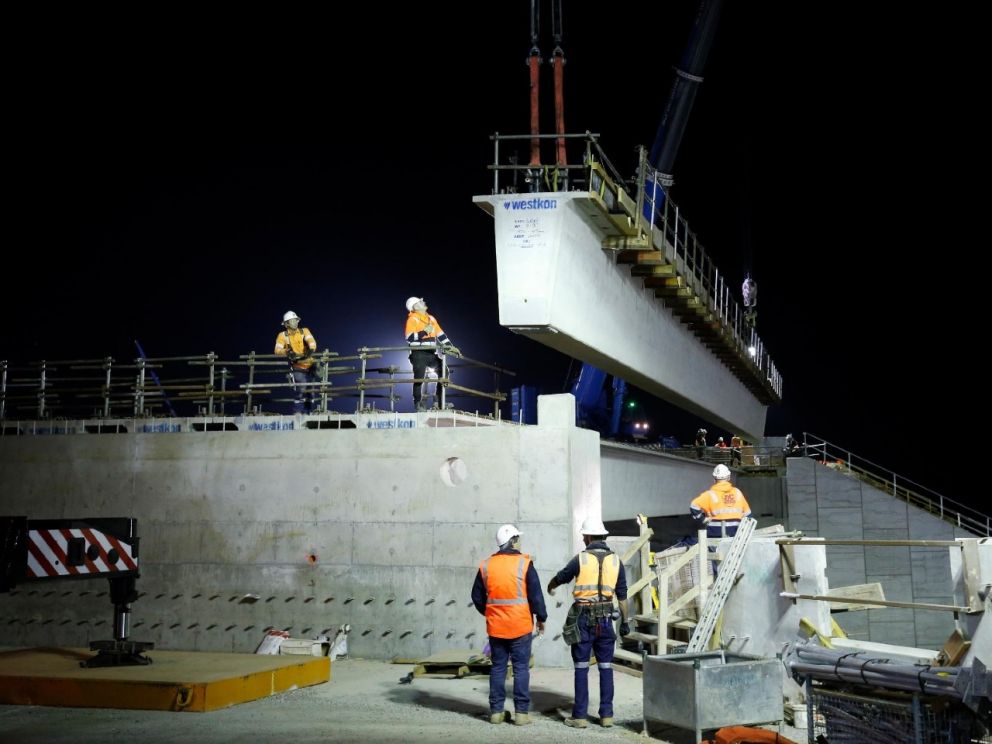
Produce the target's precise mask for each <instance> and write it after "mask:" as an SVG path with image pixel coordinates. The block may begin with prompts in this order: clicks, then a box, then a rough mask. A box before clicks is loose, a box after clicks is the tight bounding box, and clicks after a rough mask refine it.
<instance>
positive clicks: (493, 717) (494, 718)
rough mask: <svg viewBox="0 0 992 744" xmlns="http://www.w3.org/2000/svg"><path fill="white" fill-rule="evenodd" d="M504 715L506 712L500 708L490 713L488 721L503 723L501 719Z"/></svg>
mask: <svg viewBox="0 0 992 744" xmlns="http://www.w3.org/2000/svg"><path fill="white" fill-rule="evenodd" d="M505 717H506V713H505V712H504V711H502V710H501V711H500V712H499V713H490V714H489V723H503V719H504V718H505Z"/></svg>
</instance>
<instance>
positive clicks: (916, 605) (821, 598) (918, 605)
mask: <svg viewBox="0 0 992 744" xmlns="http://www.w3.org/2000/svg"><path fill="white" fill-rule="evenodd" d="M779 596H780V597H785V598H786V599H813V600H816V601H817V602H844V603H846V604H858V603H861V604H867V605H873V606H877V607H905V608H907V609H911V610H937V611H938V612H970V611H971V608H970V607H959V606H957V605H943V604H928V603H925V602H890V601H885V602H882V601H880V600H875V599H861V598H853V599H851V598H848V597H835V596H834V595H832V594H795V593H793V592H779Z"/></svg>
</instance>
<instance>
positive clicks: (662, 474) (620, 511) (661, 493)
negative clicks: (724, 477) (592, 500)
mask: <svg viewBox="0 0 992 744" xmlns="http://www.w3.org/2000/svg"><path fill="white" fill-rule="evenodd" d="M600 451H601V455H602V457H601V463H602V464H601V469H602V474H603V477H602V481H603V519H605V520H607V521H613V520H618V519H633V518H634V517H635V516H636V515H638V514H646V515H647V516H649V517H667V516H676V515H682V514H688V513H689V504H690V503H691V502H692V500H693V499H694V498H696V496H698V495H699V494H700V493H702V492H703V491H705V490H706V489H707V488H709V487H710V486H711V485H713V476H712V471H713V465H712V464H710V463H705V462H693V461H692V460H686V459H685V458H681V457H673V456H672V455H666V454H664V453H660V452H651V451H647V450H639V449H636V448H634V447H629V446H625V445H622V444H619V445H618V444H613V443H610V442H603V443H602V444H601V450H600Z"/></svg>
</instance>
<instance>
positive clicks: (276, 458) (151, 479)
mask: <svg viewBox="0 0 992 744" xmlns="http://www.w3.org/2000/svg"><path fill="white" fill-rule="evenodd" d="M428 418H429V417H428V416H427V414H424V415H423V420H424V421H425V422H426V421H427V420H428ZM539 418H540V423H539V425H538V426H525V427H521V426H515V425H510V424H503V425H496V426H492V425H490V426H479V427H447V428H445V427H436V426H429V425H423V426H418V427H417V428H412V429H399V430H397V429H378V428H371V427H370V428H358V429H343V430H339V429H323V430H306V429H304V430H296V431H236V432H201V433H197V434H194V433H180V434H135V433H133V432H132V433H126V434H107V435H89V434H79V435H65V436H26V437H5V438H4V439H3V440H2V441H0V493H2V499H0V513H4V514H15V515H27V516H28V517H29V518H32V519H44V518H81V517H87V516H133V517H136V518H137V519H138V521H139V525H138V529H139V534H140V535H141V536H142V537H141V540H142V542H141V573H142V576H141V578H140V579H139V581H138V590H139V591H140V592H141V597H140V598H139V599H138V601H137V602H135V603H134V606H133V618H132V620H133V622H132V632H131V637H132V639H134V640H143V641H151V642H154V643H155V644H156V646H157V647H159V648H169V649H181V650H211V651H223V650H228V651H242V652H243V651H248V652H251V651H253V650H254V649H255V647H256V645H257V644H258V643H259V641H260V640H261V638H262V636H263V634H264V632H265V630H266V629H267V628H269V627H275V628H278V629H286V630H288V631H289V632H290V634H291V635H293V636H295V637H312V636H314V635H316V634H319V633H328V634H330V635H333V633H334V630H335V629H336V628H337V627H338V626H340V625H342V624H345V623H348V624H350V625H351V627H352V631H351V635H350V637H349V646H350V649H351V652H352V653H353V654H358V655H362V656H365V657H367V658H381V659H390V658H393V657H395V656H401V657H407V658H423V657H425V656H428V655H430V654H431V653H433V652H435V651H437V650H443V649H448V648H475V649H481V648H482V646H483V645H484V644H485V642H486V638H485V622H484V620H483V618H482V617H481V616H480V615H478V613H477V612H476V611H475V609H474V607H472V605H471V602H470V592H471V587H472V582H473V580H474V577H475V574H476V571H477V569H478V566H479V563H480V562H481V561H482V560H483V559H484V558H485V557H486V556H488V555H490V554H491V553H492V552H495V550H496V544H495V534H496V530H497V528H498V527H499V525H501V524H503V523H506V522H512V523H514V524H516V525H517V527H518V528H519V529H520V530H521V531H522V532H523V544H522V549H523V550H524V551H525V552H528V553H530V554H531V555H532V557H533V558H534V563H535V566H536V567H537V569H538V573H539V575H540V577H541V579H542V583H544V584H546V582H547V580H548V579H550V577H551V575H552V573H553V572H555V571H558V570H559V569H560V568H562V567H563V566H564V565H565V563H566V562H567V561H568V559H569V558H570V557H571V556H572V555H574V553H575V552H577V551H578V549H579V547H580V545H581V543H580V537H579V535H578V525H579V524H580V523H581V521H582V520H583V519H584V518H585V517H586V516H587V515H589V514H594V515H596V516H598V515H599V512H600V486H599V484H600V471H599V437H598V435H597V434H596V432H592V431H587V430H583V429H577V428H576V427H575V425H574V421H575V414H574V399H573V398H572V397H571V396H570V395H563V396H546V397H542V398H541V399H540V400H539ZM455 461H457V462H458V466H457V467H452V463H453V462H455ZM445 476H447V477H445ZM453 476H455V477H454V478H453ZM106 590H107V586H106V582H105V581H103V580H92V581H59V582H51V583H48V584H47V585H43V584H34V585H31V584H23V585H21V586H20V587H18V591H17V593H16V594H12V595H8V596H3V597H0V617H2V618H3V620H2V622H3V624H4V628H5V631H6V634H7V639H6V640H7V641H8V642H10V643H16V644H18V645H59V646H63V645H65V646H85V645H87V644H88V642H89V641H91V640H97V639H104V638H109V637H111V628H110V625H111V618H112V608H111V605H110V602H109V600H108V598H107V596H106ZM549 610H550V613H551V620H550V624H549V627H550V628H556V629H558V630H556V631H555V632H560V628H561V626H562V624H563V621H564V617H565V613H566V612H567V610H568V604H567V603H559V602H550V603H549ZM537 657H538V662H539V663H541V664H558V665H570V664H571V660H570V658H569V656H568V653H567V648H566V647H565V646H564V644H558V643H547V644H542V645H541V647H540V650H538V652H537Z"/></svg>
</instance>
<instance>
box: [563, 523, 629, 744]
mask: <svg viewBox="0 0 992 744" xmlns="http://www.w3.org/2000/svg"><path fill="white" fill-rule="evenodd" d="M580 532H581V533H582V540H583V542H584V543H585V545H586V549H585V550H583V551H582V552H581V553H579V554H578V555H577V556H575V557H574V558H572V560H570V561H569V562H568V564H567V565H566V566H565V568H563V569H562V570H561V571H559V572H558V573H557V574H555V577H554V578H553V579H551V581H550V582H549V583H548V594H552V595H553V594H554V593H555V589H557V588H558V587H559V586H563V585H565V584H567V583H568V582H570V581H571V580H572V579H575V586H574V587H573V588H572V599H573V603H572V607H571V608H570V609H569V611H568V617H567V618H566V619H565V627H564V628H563V629H562V638H563V639H564V641H565V642H566V643H568V644H570V645H571V647H572V664H573V665H574V667H575V703H574V705H573V706H572V716H571V718H566V719H565V725H566V726H571V727H572V728H586V727H587V726H588V725H589V722H588V721H587V720H586V713H587V712H588V709H589V657H590V655H591V654H592V653H595V654H596V666H597V667H598V669H599V722H600V724H602V725H603V726H605V727H607V728H609V727H610V726H612V725H613V646H614V644H615V643H616V640H617V637H616V634H615V633H614V632H613V622H612V621H613V620H614V619H616V617H617V615H616V612H615V611H614V609H613V598H614V597H616V599H617V600H618V604H619V609H620V612H619V618H620V635H622V636H625V635H627V634H628V633H630V626H629V625H628V624H627V577H626V575H625V574H624V570H623V564H622V563H621V562H620V558H619V556H617V554H616V553H614V552H613V551H612V550H611V549H610V547H609V546H608V545H607V544H606V536H607V535H608V534H610V533H609V532H607V530H606V527H605V526H604V525H603V522H602V521H601V520H599V519H596V518H594V517H589V518H588V519H586V520H585V521H584V522H583V523H582V528H581V529H580Z"/></svg>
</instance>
